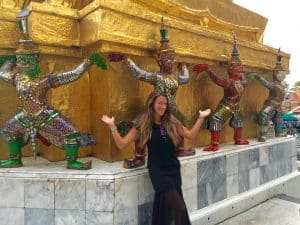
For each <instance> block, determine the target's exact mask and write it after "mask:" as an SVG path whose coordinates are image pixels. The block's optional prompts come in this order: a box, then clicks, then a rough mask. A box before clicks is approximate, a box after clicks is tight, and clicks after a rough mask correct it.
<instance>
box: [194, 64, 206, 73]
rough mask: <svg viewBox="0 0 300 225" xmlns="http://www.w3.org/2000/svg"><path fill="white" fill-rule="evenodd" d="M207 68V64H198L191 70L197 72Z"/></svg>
mask: <svg viewBox="0 0 300 225" xmlns="http://www.w3.org/2000/svg"><path fill="white" fill-rule="evenodd" d="M208 69H209V65H208V64H198V65H196V66H194V68H193V71H194V72H195V73H197V74H199V73H202V72H204V71H207V70H208Z"/></svg>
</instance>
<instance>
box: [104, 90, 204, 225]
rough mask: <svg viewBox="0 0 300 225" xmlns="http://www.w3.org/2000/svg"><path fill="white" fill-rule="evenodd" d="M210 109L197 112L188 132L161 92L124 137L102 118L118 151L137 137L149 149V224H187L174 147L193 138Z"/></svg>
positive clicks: (153, 96)
mask: <svg viewBox="0 0 300 225" xmlns="http://www.w3.org/2000/svg"><path fill="white" fill-rule="evenodd" d="M209 114H210V109H206V110H205V111H199V117H198V119H197V121H196V122H195V124H194V126H193V127H192V129H191V130H188V129H187V128H186V127H184V126H183V125H182V124H181V123H180V122H178V121H177V120H176V119H175V118H174V117H173V116H172V115H171V114H170V107H169V103H168V98H167V96H166V95H165V94H164V93H160V92H157V91H154V92H152V93H151V94H150V95H149V97H148V100H147V108H146V110H145V112H144V113H143V115H142V117H141V119H140V121H139V123H138V125H137V126H136V127H133V128H132V129H131V130H130V131H129V132H128V133H127V135H126V136H125V137H121V136H120V134H119V133H118V131H117V128H116V125H115V121H114V117H108V116H107V115H103V116H102V120H103V121H104V122H105V123H106V124H107V125H108V126H109V127H110V129H111V131H112V135H113V138H114V140H115V142H116V145H117V147H118V148H119V149H123V148H124V147H126V146H127V145H128V144H129V143H131V142H132V141H134V140H136V139H137V138H139V140H140V142H141V146H143V147H144V146H145V145H147V147H148V170H149V175H150V179H151V182H152V184H153V188H154V191H155V197H154V204H153V214H152V225H170V224H171V222H172V221H175V225H190V224H191V223H190V220H189V216H188V213H187V209H186V205H185V203H184V200H183V195H182V190H181V174H180V163H179V161H178V159H177V157H176V152H175V148H176V145H177V144H178V142H179V137H180V136H181V137H185V138H188V139H193V138H195V136H196V134H197V133H198V131H199V129H200V127H201V124H202V122H203V120H204V118H205V117H206V116H208V115H209Z"/></svg>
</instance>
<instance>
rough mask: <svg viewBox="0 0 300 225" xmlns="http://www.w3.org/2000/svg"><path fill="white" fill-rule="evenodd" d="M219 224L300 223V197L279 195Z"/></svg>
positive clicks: (270, 224) (268, 224)
mask: <svg viewBox="0 0 300 225" xmlns="http://www.w3.org/2000/svg"><path fill="white" fill-rule="evenodd" d="M299 188H300V185H299ZM218 225H300V198H294V197H289V196H286V195H281V196H277V197H276V198H272V199H270V200H268V201H266V202H264V203H262V204H260V205H258V206H255V207H253V208H251V209H249V210H248V211H246V212H244V213H241V214H239V215H237V216H235V217H232V218H230V219H228V220H226V221H224V222H222V223H219V224H218Z"/></svg>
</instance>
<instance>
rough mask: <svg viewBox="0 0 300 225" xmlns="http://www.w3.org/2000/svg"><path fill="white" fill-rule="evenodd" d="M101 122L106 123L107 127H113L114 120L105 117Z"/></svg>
mask: <svg viewBox="0 0 300 225" xmlns="http://www.w3.org/2000/svg"><path fill="white" fill-rule="evenodd" d="M101 119H102V121H103V122H104V123H106V124H107V125H108V126H109V127H115V126H116V125H115V118H114V117H109V116H107V115H103V116H102V118H101Z"/></svg>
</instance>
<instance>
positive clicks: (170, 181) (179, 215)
mask: <svg viewBox="0 0 300 225" xmlns="http://www.w3.org/2000/svg"><path fill="white" fill-rule="evenodd" d="M147 146H148V170H149V175H150V179H151V182H152V185H153V188H154V191H155V196H154V204H153V214H152V225H170V224H171V223H172V222H175V225H191V223H190V220H189V216H188V213H187V209H186V205H185V203H184V200H183V195H182V190H181V173H180V163H179V160H178V159H177V156H176V153H175V146H174V144H173V142H172V140H171V139H170V138H169V136H168V135H167V134H166V131H165V128H164V127H163V126H162V125H158V124H153V126H152V135H151V139H149V141H148V142H147Z"/></svg>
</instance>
